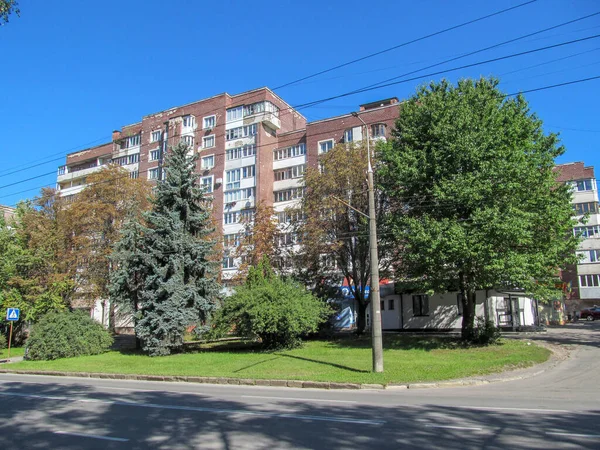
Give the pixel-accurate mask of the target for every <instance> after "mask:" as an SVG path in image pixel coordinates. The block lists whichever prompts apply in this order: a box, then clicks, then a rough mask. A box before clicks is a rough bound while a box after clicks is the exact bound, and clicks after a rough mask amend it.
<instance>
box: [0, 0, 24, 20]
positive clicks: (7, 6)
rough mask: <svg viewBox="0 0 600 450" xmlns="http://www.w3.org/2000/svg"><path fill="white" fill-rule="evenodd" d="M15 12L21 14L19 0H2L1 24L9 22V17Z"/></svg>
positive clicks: (0, 8)
mask: <svg viewBox="0 0 600 450" xmlns="http://www.w3.org/2000/svg"><path fill="white" fill-rule="evenodd" d="M12 13H15V14H16V15H17V16H19V15H20V14H21V11H20V10H19V3H18V2H17V0H0V26H2V25H4V24H7V23H8V17H9V16H10V15H11V14H12Z"/></svg>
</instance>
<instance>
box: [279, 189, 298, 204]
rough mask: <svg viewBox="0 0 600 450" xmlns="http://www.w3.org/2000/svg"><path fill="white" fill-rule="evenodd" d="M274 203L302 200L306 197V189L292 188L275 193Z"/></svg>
mask: <svg viewBox="0 0 600 450" xmlns="http://www.w3.org/2000/svg"><path fill="white" fill-rule="evenodd" d="M273 195H274V202H276V203H277V202H287V201H288V200H294V199H297V198H302V197H303V196H304V188H301V187H300V188H292V189H285V190H283V191H275V192H273Z"/></svg>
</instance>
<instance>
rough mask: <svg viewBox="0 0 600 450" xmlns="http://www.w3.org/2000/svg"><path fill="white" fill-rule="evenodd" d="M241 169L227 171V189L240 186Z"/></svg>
mask: <svg viewBox="0 0 600 450" xmlns="http://www.w3.org/2000/svg"><path fill="white" fill-rule="evenodd" d="M240 176H241V170H240V169H233V170H227V171H225V183H227V184H226V185H225V190H226V191H229V190H231V189H237V188H239V187H240Z"/></svg>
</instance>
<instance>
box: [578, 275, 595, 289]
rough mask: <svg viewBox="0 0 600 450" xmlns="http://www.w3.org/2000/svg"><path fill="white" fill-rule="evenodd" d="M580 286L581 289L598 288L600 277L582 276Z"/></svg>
mask: <svg viewBox="0 0 600 450" xmlns="http://www.w3.org/2000/svg"><path fill="white" fill-rule="evenodd" d="M579 286H581V287H598V286H600V275H598V274H593V275H580V276H579Z"/></svg>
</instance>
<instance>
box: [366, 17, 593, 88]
mask: <svg viewBox="0 0 600 450" xmlns="http://www.w3.org/2000/svg"><path fill="white" fill-rule="evenodd" d="M599 14H600V11H597V12H595V13H592V14H588V15H587V16H583V17H579V18H577V19H573V20H569V21H567V22H563V23H559V24H558V25H554V26H551V27H548V28H544V29H542V30H538V31H534V32H533V33H529V34H525V35H523V36H519V37H516V38H513V39H509V40H508V41H504V42H500V43H498V44H494V45H490V46H488V47H484V48H481V49H479V50H475V51H472V52H469V53H464V54H462V55H460V56H456V57H454V58H450V59H446V60H444V61H441V62H439V63H436V64H432V65H430V66H427V67H423V68H421V69H418V70H413V71H412V72H407V73H405V74H402V75H398V76H395V77H392V78H388V79H387V80H383V81H380V82H378V83H375V84H372V85H370V86H367V88H370V87H373V86H378V85H380V84H384V83H388V82H390V81H393V80H397V79H398V78H403V77H405V76H408V75H412V74H414V73H418V72H421V71H423V70H427V69H432V68H434V67H438V66H440V65H442V64H446V63H449V62H453V61H456V60H459V59H462V58H466V57H467V56H473V55H476V54H478V53H481V52H485V51H488V50H491V49H494V48H497V47H501V46H503V45H506V44H510V43H513V42H517V41H520V40H522V39H526V38H528V37H531V36H535V35H537V34H541V33H545V32H547V31H550V30H554V29H556V28H561V27H564V26H567V25H570V24H572V23H575V22H579V21H581V20H585V19H589V18H590V17H594V16H597V15H599Z"/></svg>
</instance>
